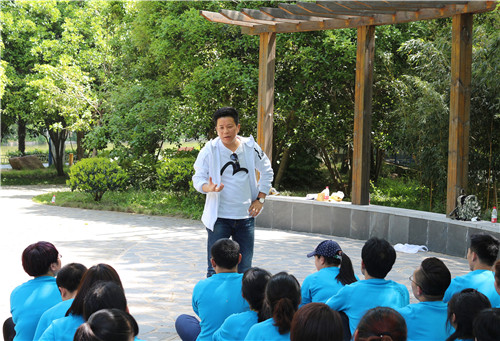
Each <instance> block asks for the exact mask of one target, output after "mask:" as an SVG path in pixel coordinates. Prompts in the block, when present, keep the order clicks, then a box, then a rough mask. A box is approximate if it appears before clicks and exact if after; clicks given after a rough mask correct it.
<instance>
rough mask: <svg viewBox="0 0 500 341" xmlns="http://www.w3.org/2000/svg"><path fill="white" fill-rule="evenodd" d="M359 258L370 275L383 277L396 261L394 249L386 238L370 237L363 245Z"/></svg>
mask: <svg viewBox="0 0 500 341" xmlns="http://www.w3.org/2000/svg"><path fill="white" fill-rule="evenodd" d="M361 259H362V260H363V263H364V264H365V269H366V271H367V272H368V274H369V275H370V276H372V277H375V278H385V276H387V274H388V273H389V271H391V269H392V266H393V265H394V263H395V262H396V251H395V250H394V248H393V247H392V245H391V244H389V242H388V241H387V240H385V239H380V238H377V237H372V238H370V239H368V240H367V241H366V243H365V245H363V249H361Z"/></svg>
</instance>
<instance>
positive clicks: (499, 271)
mask: <svg viewBox="0 0 500 341" xmlns="http://www.w3.org/2000/svg"><path fill="white" fill-rule="evenodd" d="M493 270H494V271H495V283H494V284H493V285H494V287H495V291H496V292H497V294H498V295H500V260H497V261H496V262H495V264H494V265H493ZM495 308H500V304H499V305H497V306H495Z"/></svg>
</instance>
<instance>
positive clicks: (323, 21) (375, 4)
mask: <svg viewBox="0 0 500 341" xmlns="http://www.w3.org/2000/svg"><path fill="white" fill-rule="evenodd" d="M496 4H497V1H476V0H472V1H451V0H450V1H413V0H406V1H390V0H386V1H370V0H365V1H363V0H359V1H356V0H344V1H316V2H296V3H293V4H292V3H280V4H279V5H278V7H277V8H270V7H262V8H260V9H243V10H242V11H241V12H238V11H231V10H221V11H219V13H216V12H209V11H200V14H201V15H202V16H203V17H205V18H206V19H208V20H210V21H212V22H217V23H223V24H229V25H236V26H240V27H241V32H242V33H243V34H253V35H255V34H260V33H264V32H276V33H291V32H306V31H319V30H330V29H339V28H354V27H360V26H368V25H391V24H399V23H406V22H412V21H418V20H428V19H438V18H447V17H451V16H453V15H456V14H464V13H481V12H488V11H492V10H494V9H495V7H496Z"/></svg>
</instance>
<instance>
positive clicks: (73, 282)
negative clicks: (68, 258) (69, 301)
mask: <svg viewBox="0 0 500 341" xmlns="http://www.w3.org/2000/svg"><path fill="white" fill-rule="evenodd" d="M85 271H87V267H86V266H85V265H83V264H80V263H69V264H66V265H65V266H63V267H62V269H61V270H60V271H59V272H58V273H57V277H56V283H57V286H58V287H61V288H64V289H66V290H68V291H70V292H73V291H75V290H76V289H78V285H79V284H80V281H81V280H82V277H83V274H84V273H85Z"/></svg>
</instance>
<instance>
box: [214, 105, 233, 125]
mask: <svg viewBox="0 0 500 341" xmlns="http://www.w3.org/2000/svg"><path fill="white" fill-rule="evenodd" d="M221 117H232V118H233V119H234V123H236V124H239V123H240V118H239V116H238V112H237V111H236V109H235V108H233V107H223V108H220V109H218V110H217V111H216V112H215V113H214V115H213V116H212V119H213V121H214V124H215V125H216V126H217V120H218V119H219V118H221Z"/></svg>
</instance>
